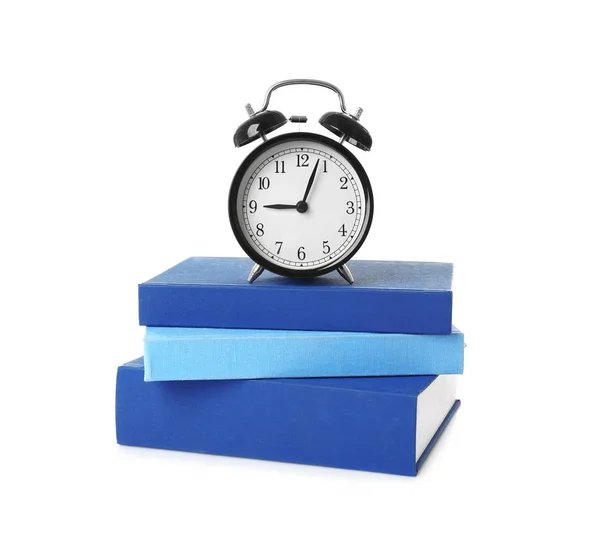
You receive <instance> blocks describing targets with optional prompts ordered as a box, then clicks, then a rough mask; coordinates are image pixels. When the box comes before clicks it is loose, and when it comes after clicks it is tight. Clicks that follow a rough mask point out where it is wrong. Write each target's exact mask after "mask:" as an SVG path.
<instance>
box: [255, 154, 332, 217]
mask: <svg viewBox="0 0 600 533" xmlns="http://www.w3.org/2000/svg"><path fill="white" fill-rule="evenodd" d="M320 161H321V160H320V159H317V162H316V163H315V166H314V168H313V169H312V172H311V173H310V178H308V184H307V185H306V190H305V191H304V198H302V200H300V201H299V202H298V203H297V204H294V205H292V204H269V205H263V207H267V208H269V209H295V210H296V211H298V213H306V211H308V204H307V203H306V199H307V198H308V195H309V193H310V190H311V189H312V186H313V183H314V182H315V177H316V176H317V170H318V169H319V163H320Z"/></svg>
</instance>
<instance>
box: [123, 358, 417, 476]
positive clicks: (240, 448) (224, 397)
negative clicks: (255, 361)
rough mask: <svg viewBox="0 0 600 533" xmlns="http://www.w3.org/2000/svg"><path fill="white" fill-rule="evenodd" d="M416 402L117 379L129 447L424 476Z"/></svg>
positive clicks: (310, 390)
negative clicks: (419, 459) (419, 470)
mask: <svg viewBox="0 0 600 533" xmlns="http://www.w3.org/2000/svg"><path fill="white" fill-rule="evenodd" d="M415 418H416V398H414V397H411V396H404V395H398V394H385V393H375V392H365V391H356V390H347V389H332V388H327V387H311V386H305V385H299V384H294V383H282V382H276V381H272V380H250V381H246V380H239V381H227V382H224V381H213V382H202V383H199V382H165V383H144V381H143V369H142V367H141V366H140V367H137V368H136V367H130V366H126V365H125V366H122V367H120V368H119V371H118V375H117V395H116V429H117V441H118V442H119V443H120V444H125V445H130V446H143V447H151V448H163V449H171V450H181V451H190V452H203V453H210V454H217V455H229V456H236V457H247V458H254V459H265V460H272V461H283V462H291V463H301V464H310V465H321V466H330V467H337V468H349V469H353V470H367V471H373V472H384V473H390V474H403V475H416V461H415V431H416V429H415V428H416V419H415Z"/></svg>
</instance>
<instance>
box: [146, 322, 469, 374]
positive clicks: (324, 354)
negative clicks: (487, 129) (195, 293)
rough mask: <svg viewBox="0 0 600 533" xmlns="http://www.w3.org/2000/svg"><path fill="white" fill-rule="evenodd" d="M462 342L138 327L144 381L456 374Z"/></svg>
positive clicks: (456, 337)
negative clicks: (142, 332)
mask: <svg viewBox="0 0 600 533" xmlns="http://www.w3.org/2000/svg"><path fill="white" fill-rule="evenodd" d="M463 357H464V337H463V334H462V333H461V332H460V331H459V330H458V329H456V328H454V329H453V331H452V333H451V334H450V335H409V334H405V333H355V332H328V331H317V332H314V331H281V330H258V329H255V330H240V329H213V328H153V327H148V328H146V335H145V338H144V362H145V373H146V376H145V377H146V380H147V381H171V380H199V379H209V380H214V379H248V378H289V377H338V376H399V375H400V376H402V375H428V374H436V375H437V374H462V372H463Z"/></svg>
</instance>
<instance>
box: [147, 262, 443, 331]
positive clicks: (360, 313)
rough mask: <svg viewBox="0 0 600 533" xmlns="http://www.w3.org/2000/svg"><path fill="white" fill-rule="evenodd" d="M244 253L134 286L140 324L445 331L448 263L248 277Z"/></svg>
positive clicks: (357, 265)
mask: <svg viewBox="0 0 600 533" xmlns="http://www.w3.org/2000/svg"><path fill="white" fill-rule="evenodd" d="M252 265H253V263H252V261H250V259H247V258H215V257H212V258H211V257H192V258H190V259H187V260H185V261H183V262H182V263H179V264H178V265H176V266H175V267H173V268H171V269H170V270H167V271H166V272H164V273H163V274H160V275H159V276H157V277H155V278H153V279H151V280H150V281H147V282H146V283H142V284H140V285H139V317H140V324H141V325H143V326H158V327H161V326H167V327H192V328H193V327H198V328H239V329H285V330H308V331H311V330H312V331H357V332H363V331H365V332H374V333H416V334H440V335H446V334H449V333H450V331H451V328H452V290H451V283H452V265H451V264H448V263H418V262H402V261H351V262H350V263H349V266H350V268H351V269H352V272H353V273H354V278H355V280H356V282H355V283H354V284H353V285H348V283H347V282H346V281H344V280H343V279H342V278H341V277H340V276H339V275H338V274H337V273H336V272H333V273H331V274H328V275H325V276H321V277H318V278H313V279H294V278H286V277H282V276H277V275H275V274H271V273H269V272H265V273H264V274H263V275H262V276H261V277H260V278H258V280H256V281H255V282H254V283H252V284H250V283H248V281H247V280H246V279H247V277H248V273H249V271H250V269H251V267H252Z"/></svg>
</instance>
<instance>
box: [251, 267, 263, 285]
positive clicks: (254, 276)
mask: <svg viewBox="0 0 600 533" xmlns="http://www.w3.org/2000/svg"><path fill="white" fill-rule="evenodd" d="M264 271H265V269H264V268H263V267H261V266H260V265H254V266H253V267H252V270H251V271H250V275H249V276H248V281H249V282H250V283H252V282H253V281H255V280H256V279H257V278H258V276H260V275H261V274H262V273H263V272H264Z"/></svg>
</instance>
